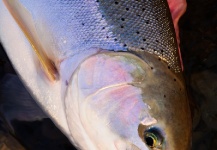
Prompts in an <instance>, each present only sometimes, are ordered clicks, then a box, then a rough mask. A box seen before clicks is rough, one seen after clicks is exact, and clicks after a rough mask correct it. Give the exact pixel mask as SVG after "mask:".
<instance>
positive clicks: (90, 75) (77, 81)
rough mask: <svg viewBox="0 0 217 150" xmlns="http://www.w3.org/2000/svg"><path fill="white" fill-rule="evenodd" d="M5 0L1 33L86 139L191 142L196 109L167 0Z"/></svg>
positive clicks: (120, 149)
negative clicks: (191, 105) (192, 112)
mask: <svg viewBox="0 0 217 150" xmlns="http://www.w3.org/2000/svg"><path fill="white" fill-rule="evenodd" d="M3 2H4V3H3ZM3 2H2V1H1V2H0V20H1V22H0V38H1V42H2V43H3V45H4V47H5V49H6V52H7V54H8V56H9V58H10V59H11V61H12V63H13V65H14V66H15V68H16V70H17V72H18V73H19V75H20V77H21V79H22V80H23V82H24V83H25V85H26V86H27V88H28V89H29V91H30V92H31V93H32V95H33V96H34V97H35V100H36V101H37V102H38V103H39V105H40V106H41V107H42V108H43V109H44V110H45V111H46V113H47V114H48V115H49V116H50V117H51V119H52V120H53V121H54V123H56V125H57V126H58V127H59V128H60V129H61V130H62V132H63V133H65V134H66V136H68V138H69V139H70V140H71V141H72V142H73V143H74V144H75V145H76V146H77V147H78V148H79V149H83V150H139V149H140V150H148V149H153V150H160V149H167V150H187V149H189V148H190V137H191V117H190V110H189V104H188V101H187V96H186V91H185V85H184V81H183V78H182V73H181V65H180V60H179V54H178V47H177V42H176V36H175V32H174V27H173V23H172V19H171V15H170V11H169V7H168V4H167V1H166V0H37V1H29V0H3Z"/></svg>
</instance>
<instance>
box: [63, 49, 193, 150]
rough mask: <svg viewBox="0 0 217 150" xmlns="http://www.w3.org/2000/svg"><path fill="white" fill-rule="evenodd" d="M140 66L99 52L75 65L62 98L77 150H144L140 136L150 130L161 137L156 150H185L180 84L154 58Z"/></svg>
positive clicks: (186, 117)
mask: <svg viewBox="0 0 217 150" xmlns="http://www.w3.org/2000/svg"><path fill="white" fill-rule="evenodd" d="M143 60H145V61H143ZM143 60H141V59H140V58H138V57H136V56H135V55H133V54H129V53H124V52H119V53H117V52H116V53H115V52H103V53H98V54H95V55H92V56H91V57H88V58H87V59H85V60H84V61H83V62H82V63H81V64H80V65H79V67H78V69H77V70H76V71H75V73H74V74H73V75H72V77H71V80H70V82H69V86H68V88H67V92H66V96H65V107H66V109H65V110H66V116H67V119H68V126H69V130H70V132H71V137H72V139H71V140H72V141H73V142H74V143H76V144H77V146H78V147H79V148H81V149H87V147H88V149H91V150H92V149H93V150H98V149H105V150H106V149H110V150H113V149H114V150H116V149H120V150H122V149H128V148H129V149H132V147H133V148H134V149H138V150H139V149H140V150H148V149H149V147H148V145H146V142H145V140H144V137H143V136H144V135H143V134H144V132H145V131H146V130H149V129H152V128H157V129H158V130H159V132H161V134H162V136H163V141H164V142H162V143H161V145H160V147H158V149H170V150H182V149H186V150H187V149H188V148H189V145H190V143H189V141H190V139H189V138H190V132H191V123H190V111H189V106H188V102H187V100H186V93H185V90H184V85H183V84H182V79H181V78H180V77H179V76H177V75H175V74H173V73H172V72H171V70H169V69H168V68H167V65H166V64H164V65H163V66H162V62H161V61H159V60H158V59H157V61H156V58H154V57H153V55H150V54H148V53H147V54H146V57H144V58H143ZM165 69H167V70H168V71H165ZM159 77H160V78H159ZM174 79H176V81H174ZM180 89H181V90H180ZM72 91H73V92H72ZM72 120H73V121H72ZM170 121H171V122H173V123H172V124H171V122H170ZM75 122H76V123H75ZM78 131H79V132H78ZM177 135H180V136H181V138H182V140H180V139H179V138H180V137H179V138H177ZM81 141H82V142H81ZM180 145H181V146H180Z"/></svg>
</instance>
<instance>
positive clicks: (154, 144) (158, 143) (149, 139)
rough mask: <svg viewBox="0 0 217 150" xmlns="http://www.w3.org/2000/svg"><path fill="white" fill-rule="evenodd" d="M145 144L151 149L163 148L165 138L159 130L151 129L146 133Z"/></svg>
mask: <svg viewBox="0 0 217 150" xmlns="http://www.w3.org/2000/svg"><path fill="white" fill-rule="evenodd" d="M143 138H144V142H145V143H146V145H147V146H148V147H150V148H158V149H161V148H162V144H163V136H162V134H161V131H160V130H159V129H157V128H150V129H148V130H146V131H144V137H143Z"/></svg>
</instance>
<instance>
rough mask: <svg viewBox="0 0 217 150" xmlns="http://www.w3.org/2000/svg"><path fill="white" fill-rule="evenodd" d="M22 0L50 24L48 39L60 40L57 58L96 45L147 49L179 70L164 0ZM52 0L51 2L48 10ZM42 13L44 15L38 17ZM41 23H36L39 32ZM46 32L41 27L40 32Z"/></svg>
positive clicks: (175, 45)
mask: <svg viewBox="0 0 217 150" xmlns="http://www.w3.org/2000/svg"><path fill="white" fill-rule="evenodd" d="M21 2H25V4H26V3H27V4H28V3H29V5H27V9H28V10H33V11H32V12H31V13H32V14H33V16H35V19H36V22H37V21H38V20H39V21H38V22H42V24H43V25H44V26H45V27H47V29H48V28H49V29H48V32H50V33H55V34H54V35H55V36H53V35H52V36H51V38H50V41H52V42H53V43H55V45H57V48H56V47H55V48H56V49H57V53H56V57H58V58H60V59H62V58H67V57H70V56H73V55H75V54H77V53H80V52H81V51H84V50H89V49H90V48H94V47H96V48H101V49H106V50H110V51H133V52H137V51H147V52H149V53H153V54H155V55H157V56H158V57H160V58H161V59H162V60H164V61H166V62H167V63H168V66H170V67H171V68H172V69H173V70H175V72H179V71H180V70H181V66H180V61H179V56H178V50H177V43H176V39H175V32H174V27H173V24H172V21H171V15H170V12H169V8H168V4H167V1H166V0H154V1H149V0H128V1H126V0H83V1H80V0H74V1H70V0H58V1H51V0H48V1H46V4H45V3H44V1H43V0H39V1H37V2H26V0H21ZM48 4H50V5H52V7H50V8H49V9H47V5H48ZM159 6H161V7H159ZM28 7H29V8H28ZM32 7H37V8H38V9H31V8H32ZM34 10H37V12H34ZM34 14H36V15H34ZM41 16H43V18H42V19H41V18H37V17H41ZM56 18H59V19H58V20H57V19H56ZM45 20H46V21H45ZM39 25H40V23H36V29H37V28H38V30H39V33H40V27H38V26H39ZM66 30H67V32H66ZM43 34H44V32H42V31H41V35H39V36H40V37H43ZM48 35H49V34H48ZM46 38H47V39H48V37H46ZM42 39H43V38H42ZM47 39H46V40H47Z"/></svg>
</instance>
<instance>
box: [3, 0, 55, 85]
mask: <svg viewBox="0 0 217 150" xmlns="http://www.w3.org/2000/svg"><path fill="white" fill-rule="evenodd" d="M3 2H4V4H5V5H6V7H7V9H8V10H9V12H10V13H11V15H12V16H13V18H14V19H15V21H16V22H17V24H18V25H19V27H20V28H21V30H22V31H23V33H24V34H25V36H26V38H27V39H28V41H29V43H30V44H31V46H32V49H33V50H34V52H35V54H36V55H37V58H38V60H39V62H40V64H41V66H42V69H43V71H44V73H45V74H46V76H47V77H48V78H49V79H50V80H51V81H55V80H57V79H58V72H57V69H56V67H55V65H54V63H53V61H52V60H51V59H49V58H48V56H47V55H46V53H45V50H44V49H43V46H42V44H41V42H40V40H39V36H38V35H37V32H36V29H35V24H34V21H33V18H32V15H31V14H30V12H29V11H28V10H27V9H26V8H25V7H24V6H23V5H22V4H21V3H20V2H19V0H3Z"/></svg>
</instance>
